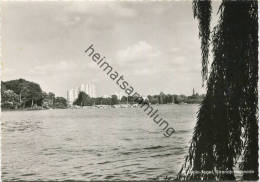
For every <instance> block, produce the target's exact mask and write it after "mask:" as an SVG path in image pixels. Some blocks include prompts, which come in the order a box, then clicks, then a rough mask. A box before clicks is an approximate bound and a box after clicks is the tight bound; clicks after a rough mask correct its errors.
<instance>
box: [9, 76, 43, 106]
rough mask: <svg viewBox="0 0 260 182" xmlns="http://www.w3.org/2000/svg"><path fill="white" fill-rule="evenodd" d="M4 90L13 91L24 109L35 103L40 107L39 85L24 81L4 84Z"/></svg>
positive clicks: (40, 91) (40, 90)
mask: <svg viewBox="0 0 260 182" xmlns="http://www.w3.org/2000/svg"><path fill="white" fill-rule="evenodd" d="M4 85H5V87H6V89H9V90H13V91H14V93H16V94H17V95H19V97H20V101H21V102H22V103H23V105H24V107H27V106H28V107H32V106H33V105H34V104H35V103H36V104H37V105H41V104H42V103H41V101H42V89H41V87H40V85H39V84H37V83H34V82H29V81H26V80H24V79H18V80H11V81H6V82H4Z"/></svg>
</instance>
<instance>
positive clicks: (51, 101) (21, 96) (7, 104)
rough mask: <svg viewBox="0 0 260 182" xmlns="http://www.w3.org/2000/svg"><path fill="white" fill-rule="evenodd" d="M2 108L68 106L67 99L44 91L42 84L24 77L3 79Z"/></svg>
mask: <svg viewBox="0 0 260 182" xmlns="http://www.w3.org/2000/svg"><path fill="white" fill-rule="evenodd" d="M1 98H2V101H1V108H2V109H8V110H9V109H29V108H30V109H44V108H45V109H48V108H67V100H66V99H65V98H63V97H56V96H55V94H54V93H52V92H49V93H46V92H44V91H43V90H42V89H41V87H40V85H39V84H37V83H34V82H30V81H27V80H24V79H18V80H10V81H6V82H3V81H1Z"/></svg>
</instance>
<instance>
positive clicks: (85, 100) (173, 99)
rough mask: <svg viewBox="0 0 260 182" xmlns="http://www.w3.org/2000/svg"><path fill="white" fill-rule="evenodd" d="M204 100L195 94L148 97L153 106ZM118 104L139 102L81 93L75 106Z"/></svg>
mask: <svg viewBox="0 0 260 182" xmlns="http://www.w3.org/2000/svg"><path fill="white" fill-rule="evenodd" d="M203 98H204V95H199V94H198V93H193V94H192V95H191V96H186V95H175V94H164V93H163V92H161V93H160V94H158V95H148V96H147V99H146V101H147V102H149V103H151V104H181V103H187V104H199V103H200V102H201V101H202V100H203ZM116 104H138V100H137V98H136V97H134V96H123V97H122V98H118V96H117V95H112V96H111V97H108V98H104V97H97V98H91V97H90V96H89V95H88V94H86V93H85V92H79V95H78V98H77V99H76V100H75V101H74V103H73V105H78V106H92V105H116Z"/></svg>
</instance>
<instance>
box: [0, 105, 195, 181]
mask: <svg viewBox="0 0 260 182" xmlns="http://www.w3.org/2000/svg"><path fill="white" fill-rule="evenodd" d="M156 107H158V109H159V112H160V113H161V114H162V115H163V117H164V119H166V120H167V121H168V122H169V123H170V125H171V126H172V127H174V128H175V129H176V133H174V134H172V136H171V137H168V138H167V137H165V136H164V135H163V133H162V132H161V131H160V127H159V126H158V125H157V124H156V123H154V122H153V120H151V119H150V118H149V117H148V116H147V115H146V114H145V113H144V112H143V111H142V110H141V109H138V108H129V109H120V108H117V109H113V108H104V109H76V110H71V109H67V110H42V111H12V112H3V113H2V178H3V179H4V180H28V181H32V180H69V179H73V180H118V179H121V180H148V179H155V178H158V177H159V178H161V177H164V176H170V177H175V176H176V174H177V172H178V170H179V169H180V167H181V164H182V163H183V161H184V156H185V155H186V154H187V150H188V146H189V141H190V139H191V136H192V131H193V127H194V125H195V118H196V112H197V110H198V106H197V105H161V106H156Z"/></svg>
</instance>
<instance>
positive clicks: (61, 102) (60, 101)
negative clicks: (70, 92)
mask: <svg viewBox="0 0 260 182" xmlns="http://www.w3.org/2000/svg"><path fill="white" fill-rule="evenodd" d="M67 106H68V104H67V100H66V99H65V98H63V97H56V98H55V99H54V107H55V108H61V109H65V108H67Z"/></svg>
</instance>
